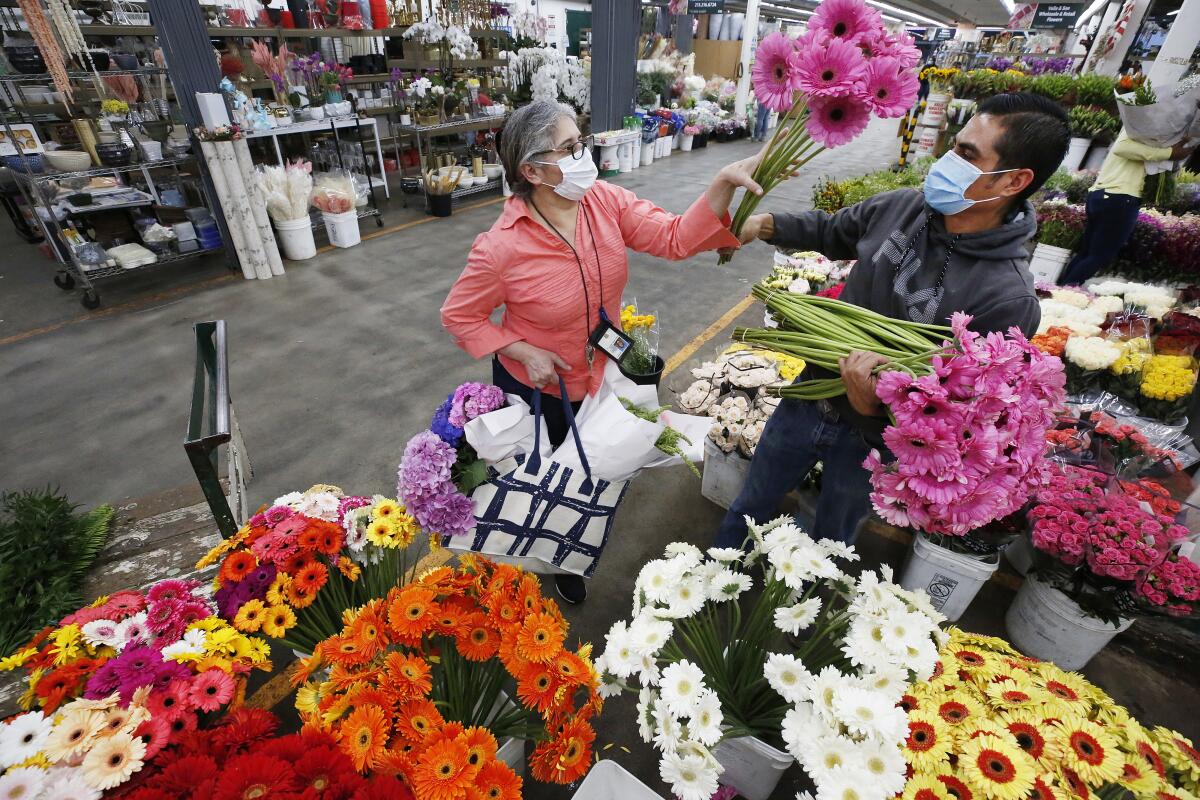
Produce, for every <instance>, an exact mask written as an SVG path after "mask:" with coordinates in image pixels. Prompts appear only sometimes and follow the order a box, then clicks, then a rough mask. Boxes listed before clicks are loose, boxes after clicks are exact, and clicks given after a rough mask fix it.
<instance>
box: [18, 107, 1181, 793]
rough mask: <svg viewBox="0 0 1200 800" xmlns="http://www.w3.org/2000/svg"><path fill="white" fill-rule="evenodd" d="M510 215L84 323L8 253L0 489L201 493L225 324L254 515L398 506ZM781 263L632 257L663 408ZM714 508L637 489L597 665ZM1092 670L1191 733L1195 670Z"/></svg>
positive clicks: (330, 255) (650, 762) (478, 372)
mask: <svg viewBox="0 0 1200 800" xmlns="http://www.w3.org/2000/svg"><path fill="white" fill-rule="evenodd" d="M896 127H897V124H896V122H895V121H881V122H880V121H877V122H875V123H873V124H872V126H871V128H869V129H868V131H867V132H866V134H864V135H863V136H862V137H861V138H860V139H859V140H858V141H856V142H854V143H853V144H851V145H849V146H847V147H845V148H842V149H840V150H837V151H835V152H831V153H825V154H823V155H822V156H820V157H819V158H818V159H817V160H815V161H813V162H812V164H810V165H809V167H808V168H807V169H806V171H805V173H804V175H802V176H800V177H798V178H796V179H794V180H792V181H790V182H789V183H788V184H785V185H784V186H783V187H781V188H780V189H779V190H778V191H777V192H776V193H775V194H774V195H773V196H772V197H770V198H769V199H768V200H767V201H766V202H765V203H764V204H763V208H764V209H767V210H770V209H775V210H790V209H802V208H808V207H810V196H811V190H812V186H813V184H814V183H815V181H816V180H817V179H818V178H819V177H820V176H822V175H832V176H838V177H844V176H849V175H856V174H861V173H864V172H867V171H870V170H873V169H879V168H882V167H886V166H888V165H889V164H890V163H891V162H892V161H893V160H894V159H895V157H896V155H897V153H898V150H899V146H898V141H897V139H896V137H895V132H896ZM754 147H755V146H754V145H751V144H750V143H748V142H739V143H733V144H724V145H721V144H714V145H712V146H710V147H709V148H707V149H706V150H703V151H697V152H693V153H677V154H675V155H673V156H671V157H670V158H669V159H666V160H665V161H661V162H658V163H656V164H654V165H652V166H650V167H648V168H642V169H639V170H638V171H636V172H634V173H631V174H629V175H623V176H621V177H620V178H618V179H615V182H617V183H620V184H622V185H625V186H627V187H629V188H630V189H632V190H633V191H635V192H637V193H638V194H639V195H640V196H642V197H645V198H648V199H650V200H653V201H655V202H657V203H659V204H660V205H662V206H663V207H664V208H666V209H668V210H670V211H674V212H682V211H683V210H684V209H685V208H686V207H687V206H688V205H689V204H690V203H691V202H692V201H693V200H694V199H695V198H696V197H697V196H698V195H699V194H700V193H701V192H702V191H703V188H704V186H705V185H706V183H707V182H708V180H709V179H710V177H711V176H712V175H713V174H714V172H715V171H716V170H717V169H719V168H720V167H721V166H722V165H723V164H725V163H727V162H729V161H732V160H734V159H736V158H740V157H744V156H747V155H750V154H751V153H753V152H754ZM499 212H500V204H499V202H490V203H486V204H482V205H476V206H474V207H472V208H469V209H465V210H462V209H460V210H459V211H456V213H455V215H454V217H452V218H450V219H444V220H442V219H427V218H425V217H422V216H420V215H419V214H417V213H416V212H413V211H410V212H408V213H406V214H405V213H396V214H389V218H388V222H389V224H390V225H397V224H405V225H407V226H408V227H406V228H405V229H403V230H399V231H396V232H394V233H391V234H388V235H384V236H379V237H376V238H371V239H368V240H366V241H364V242H363V244H362V245H360V246H358V247H355V248H352V249H349V250H335V251H329V252H324V253H322V254H321V255H319V256H318V257H317V258H315V259H313V260H311V261H308V262H304V263H289V264H288V265H287V269H288V271H287V275H286V276H284V277H282V278H276V279H273V280H270V281H261V282H246V281H243V280H241V279H240V277H236V278H235V277H231V276H227V275H226V274H225V273H224V270H223V269H222V268H221V267H220V265H209V266H199V267H196V268H194V269H193V270H192V271H190V272H182V271H176V273H174V274H169V275H168V274H162V273H160V274H159V276H158V277H157V278H156V277H155V274H154V273H152V272H148V273H146V274H145V276H144V277H142V278H139V279H137V280H136V281H131V282H129V283H127V284H125V285H112V287H111V288H109V289H107V290H106V307H105V308H104V309H102V310H101V311H99V312H97V313H93V314H88V315H82V316H81V315H79V306H78V305H77V304H76V303H75V302H74V300H72V299H71V298H69V297H68V296H66V295H63V294H61V293H60V292H59V291H58V290H57V289H55V288H53V286H51V285H50V282H49V280H48V275H49V273H48V268H47V266H46V264H45V262H44V261H43V260H42V259H41V257H40V255H38V254H37V251H36V249H35V248H33V247H31V246H27V245H23V244H17V243H13V242H10V241H8V239H5V240H4V241H3V242H0V247H3V248H4V250H3V251H4V252H6V253H8V254H10V256H6V257H4V258H2V259H0V279H2V280H0V432H2V433H0V489H17V488H24V487H37V486H45V485H47V484H49V485H56V486H60V487H61V488H62V489H63V490H64V491H66V492H67V493H68V494H69V495H70V496H71V497H72V499H74V500H75V501H77V502H80V503H84V504H89V505H91V504H95V503H100V502H106V501H107V502H117V501H120V500H122V499H123V498H139V497H145V496H148V495H151V494H155V493H158V492H161V491H163V490H169V489H173V488H174V487H179V486H184V485H187V484H188V483H190V482H192V481H193V478H192V475H191V472H190V469H189V466H188V463H187V460H186V459H185V457H184V453H183V448H182V447H181V442H182V440H183V436H184V430H185V426H186V415H187V409H188V403H189V400H190V395H191V380H192V369H193V347H192V332H191V326H192V323H194V322H197V321H201V320H208V319H224V320H226V321H227V322H228V325H229V331H230V360H231V364H232V379H231V387H232V392H233V397H234V400H235V403H236V407H237V412H238V417H239V420H240V422H241V426H242V430H243V432H244V434H245V439H246V444H247V446H248V449H249V452H250V455H251V457H252V459H253V461H254V466H255V469H256V471H257V477H256V479H255V481H254V482H253V483H252V484H251V486H250V493H251V500H252V502H253V503H255V504H257V503H260V502H268V501H270V500H271V499H272V498H274V497H276V496H277V495H279V494H281V493H283V492H286V491H290V490H294V489H304V488H307V487H308V486H310V485H311V484H314V483H333V484H337V485H339V486H342V487H343V488H344V489H346V490H347V491H350V492H355V493H372V492H381V493H385V494H392V493H394V491H395V468H396V464H397V463H398V461H399V458H400V455H401V451H402V448H403V445H404V443H405V441H406V440H407V439H408V438H409V437H410V436H411V435H413V434H414V433H415V432H417V431H419V430H421V429H422V428H424V427H425V426H426V425H428V422H429V416H430V414H431V413H432V411H433V409H434V407H435V406H436V405H437V404H438V403H439V402H440V401H441V400H442V399H443V398H444V397H445V395H446V393H447V392H448V391H450V390H451V389H453V388H454V386H455V385H457V384H458V383H459V382H462V381H466V380H480V379H482V380H487V379H488V376H489V371H488V366H487V364H486V362H484V363H477V362H473V361H472V360H471V359H470V358H468V357H467V356H466V355H465V354H464V353H462V352H461V351H460V350H458V349H457V348H455V347H454V345H453V344H452V343H451V341H450V339H449V337H448V336H447V335H446V334H445V332H444V331H443V330H442V329H441V326H440V324H439V321H438V309H439V307H440V306H441V303H442V300H443V299H444V298H445V296H446V293H447V291H448V289H449V287H450V285H451V284H452V283H453V281H454V279H455V278H456V277H457V275H458V273H459V271H460V270H461V268H462V266H463V264H464V262H465V259H466V254H467V252H468V250H469V249H470V246H471V242H472V241H473V239H474V237H475V236H476V235H477V234H479V233H480V232H482V231H485V230H487V228H488V227H490V226H491V224H492V223H493V221H494V220H495V219H496V217H497V215H498V214H499ZM374 232H375V229H374V226H365V227H364V234H367V235H369V234H373V233H374ZM0 235H2V236H5V237H7V236H9V234H8V233H4V234H0ZM12 254H15V255H12ZM770 264H771V250H770V248H768V247H766V246H765V245H761V244H758V245H754V246H752V247H750V248H747V249H746V250H745V251H744V252H742V253H741V254H739V255H738V256H737V257H736V258H735V259H734V260H733V262H732V263H730V264H729V265H727V266H724V267H718V266H717V265H716V256H715V255H711V254H706V255H702V256H698V257H696V258H693V259H690V260H689V261H688V262H686V263H683V264H671V263H667V262H664V261H661V260H658V259H655V258H651V257H649V256H643V255H640V254H631V256H630V271H631V277H630V282H629V288H628V290H627V292H626V297H627V299H633V298H636V299H637V300H638V301H639V304H640V305H641V306H642V307H643V308H645V309H650V310H654V311H656V312H657V313H658V314H659V317H660V324H661V326H662V329H663V342H662V352H663V354H664V356H668V357H669V356H671V355H672V354H677V355H678V356H679V357H678V358H676V359H675V361H676V362H677V363H679V365H680V366H679V368H678V369H677V370H675V372H674V373H673V374H672V375H670V376H669V377H668V380H667V381H666V382H665V388H664V391H663V392H662V399H663V401H664V403H669V402H670V401H671V399H672V397H673V394H672V393H671V391H670V390H674V391H679V390H681V389H682V388H683V387H684V386H686V385H687V383H688V382H689V380H690V376H689V375H688V373H687V370H688V368H689V366H690V365H692V364H694V362H695V361H696V360H697V359H702V358H706V357H709V356H711V355H712V354H714V353H715V352H716V350H717V349H718V348H720V347H722V346H723V344H724V342H725V341H727V340H728V336H729V328H730V327H732V325H733V324H734V323H735V321H737V320H739V319H740V320H741V321H742V322H752V321H753V320H755V319H757V320H761V318H762V312H761V309H760V308H759V307H758V306H756V305H751V304H746V303H743V300H744V298H746V296H747V294H748V291H749V287H750V285H751V283H753V282H754V281H755V280H757V279H758V278H760V277H761V276H762V275H763V274H764V273H766V272H767V271H768V270H769V269H770ZM718 320H721V321H720V322H719V323H718V322H717V321H718ZM714 323H716V324H714ZM721 513H722V512H721V509H719V508H717V507H716V506H714V505H713V504H711V503H709V502H708V501H706V500H704V499H703V498H701V496H700V493H699V485H698V482H697V481H696V480H695V478H694V477H692V476H691V475H690V474H689V473H688V472H686V471H685V470H683V469H682V468H680V469H673V470H667V471H663V472H658V473H652V474H648V475H646V476H644V477H642V478H640V479H638V480H637V481H635V482H634V484H633V485H632V486H631V488H630V491H629V494H628V496H627V498H626V501H625V503H624V504H623V506H622V508H621V510H620V512H619V514H618V516H617V520H616V524H615V527H614V530H613V534H612V539H611V544H610V546H609V548H608V552H607V553H606V555H605V558H604V560H603V562H602V563H601V565H600V567H599V569H598V571H597V573H596V577H595V579H594V580H593V581H592V582H591V597H590V598H589V600H588V601H587V603H586V604H585V605H584V606H582V607H579V608H570V609H567V615H568V616H569V618H570V619H571V621H572V625H573V628H572V641H574V640H575V639H576V638H579V639H582V640H585V641H593V642H594V643H595V644H596V645H597V651H599V649H600V648H602V637H603V634H604V632H605V631H606V630H607V629H608V627H609V626H610V625H611V624H612V622H613V621H614V620H615V619H617V618H619V617H622V616H626V615H627V614H628V612H629V605H630V600H631V595H630V591H631V589H632V585H633V580H634V577H635V575H636V573H637V570H638V569H639V567H640V566H641V564H643V563H644V562H645V561H646V560H648V559H649V558H653V557H655V556H657V555H659V554H661V552H662V548H663V546H664V545H665V544H666V543H668V542H670V541H674V540H680V539H682V540H688V541H692V542H695V543H697V544H700V545H701V546H704V545H706V544H707V543H708V541H709V540H710V538H711V536H712V535H713V533H714V531H715V529H716V526H717V524H718V522H719V520H720V517H721ZM862 544H863V547H864V550H866V551H867V560H868V561H869V562H871V563H879V562H881V561H890V562H892V563H899V560H900V558H901V557H902V546H901V545H900V544H898V543H896V542H894V541H891V540H887V539H883V538H879V537H875V536H868V537H865V538H864V541H863V543H862ZM981 599H982V600H983V602H982V603H981V604H980V607H979V608H978V609H977V613H976V614H975V616H973V617H972V618H971V620H970V622H971V624H972V626H973V627H975V628H976V629H980V630H988V631H991V632H999V631H1000V628H999V625H1000V620H1001V619H1002V614H1003V609H1004V607H1005V605H1007V594H1006V593H1005V592H1003V590H1001V589H999V588H995V587H989V591H988V592H987V593H986V594H985V596H984V597H983V598H981ZM1095 669H1096V670H1097V671H1098V673H1097V674H1096V675H1095V676H1094V677H1096V678H1097V680H1100V679H1101V678H1102V677H1103V678H1104V680H1103V681H1102V685H1105V686H1106V688H1108V689H1110V691H1112V692H1113V693H1114V694H1115V695H1117V696H1118V697H1119V698H1121V699H1122V700H1124V701H1126V702H1130V703H1132V704H1133V706H1134V710H1135V711H1136V713H1138V714H1140V715H1144V719H1145V721H1146V722H1148V723H1151V724H1154V723H1162V724H1170V725H1178V726H1183V725H1185V724H1187V723H1188V720H1186V719H1182V717H1183V713H1184V712H1183V709H1186V708H1187V707H1188V705H1189V703H1187V702H1183V703H1180V702H1178V699H1177V700H1176V701H1175V705H1174V707H1172V701H1171V699H1170V698H1171V694H1170V692H1171V686H1172V685H1173V681H1175V682H1176V683H1175V684H1174V685H1175V686H1176V689H1178V690H1179V691H1188V690H1189V687H1187V686H1184V687H1183V688H1182V689H1179V687H1178V684H1177V680H1178V679H1177V677H1173V676H1179V675H1184V674H1186V673H1183V672H1171V671H1170V670H1166V671H1163V670H1162V669H1160V668H1158V667H1151V666H1147V665H1145V664H1143V663H1142V662H1139V661H1137V660H1136V659H1135V658H1134V657H1133V656H1132V655H1130V654H1129V653H1128V652H1126V651H1122V650H1119V649H1114V651H1113V652H1112V653H1110V654H1106V655H1105V657H1103V658H1101V659H1098V660H1097V665H1096V667H1095ZM1089 672H1090V671H1089ZM1192 681H1193V682H1194V677H1193V679H1192ZM1192 688H1193V689H1194V687H1192ZM1192 700H1195V697H1194V696H1192ZM633 702H634V701H633V698H628V697H623V698H618V699H615V700H612V701H610V702H609V704H608V708H607V710H606V712H605V714H604V715H603V716H602V717H601V718H600V720H599V722H598V738H597V742H596V745H597V751H598V753H599V755H600V756H601V757H604V758H613V759H615V760H617V761H618V762H620V763H621V764H623V765H624V766H626V767H627V768H628V769H630V770H632V771H634V772H635V773H636V774H638V775H639V777H641V778H642V779H643V780H645V781H646V782H648V783H651V784H652V785H654V786H655V787H656V788H657V789H658V790H659V791H660V792H661V793H663V794H664V795H665V794H666V790H665V788H664V787H662V786H661V785H660V784H659V783H658V780H657V765H656V761H655V759H654V758H653V754H652V753H651V751H650V750H649V748H648V747H647V746H645V745H642V744H641V743H640V742H639V741H638V740H637V734H636V724H635V721H634V716H633ZM1190 705H1191V706H1192V707H1193V708H1194V707H1195V704H1194V702H1193V703H1191V704H1190ZM1192 732H1193V733H1195V730H1194V729H1193V731H1192ZM609 745H612V746H611V747H609ZM794 793H795V776H794V775H791V774H789V776H788V777H787V778H786V779H785V782H784V784H783V785H782V786H781V788H780V791H779V793H778V794H777V796H778V797H781V798H782V797H791V796H793V795H794ZM569 794H570V793H569V792H568V791H566V790H564V789H561V788H556V787H544V786H539V785H537V784H534V783H533V782H532V781H530V782H529V783H528V784H527V787H526V797H529V798H558V797H567V796H569Z"/></svg>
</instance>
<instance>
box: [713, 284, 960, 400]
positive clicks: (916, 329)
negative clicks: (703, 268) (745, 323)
mask: <svg viewBox="0 0 1200 800" xmlns="http://www.w3.org/2000/svg"><path fill="white" fill-rule="evenodd" d="M753 294H754V296H755V297H756V298H758V299H759V300H761V301H763V303H764V304H765V305H766V306H767V309H768V310H770V311H771V313H772V314H773V315H774V316H775V318H776V319H777V320H779V327H778V328H735V329H734V331H733V339H734V341H736V342H744V343H746V344H749V345H753V346H755V347H761V348H764V349H767V350H773V351H775V352H777V353H784V354H787V355H790V356H795V357H797V358H802V359H804V361H805V362H806V363H807V364H811V365H813V366H817V367H823V368H825V369H827V370H830V371H832V372H838V371H839V365H838V361H839V360H840V359H842V358H844V357H846V356H848V355H850V354H851V353H853V352H855V351H859V350H861V351H865V352H868V353H875V354H877V355H880V356H882V357H883V358H886V359H887V363H885V364H882V365H880V366H879V367H877V368H876V372H884V371H895V370H901V371H904V372H907V373H909V374H911V375H924V374H927V373H928V372H929V371H930V369H931V366H930V362H931V360H932V359H933V357H934V356H935V355H937V354H939V353H944V352H946V349H947V342H951V343H952V342H953V339H954V333H953V331H951V330H950V328H948V327H946V326H944V325H930V324H926V323H922V322H909V321H908V320H901V319H893V318H891V317H885V316H884V315H882V314H878V313H876V312H874V311H871V310H870V309H866V308H862V307H861V306H856V305H852V304H850V303H845V302H842V301H841V300H835V299H833V298H830V297H816V296H814V295H803V294H795V293H793V292H786V291H780V290H778V289H769V288H767V287H766V286H764V285H762V284H761V283H760V284H756V285H755V287H754V291H753ZM951 346H952V344H951ZM769 391H770V392H771V393H772V394H775V395H778V396H780V397H791V398H795V399H798V400H826V399H828V398H830V397H837V396H838V395H841V394H845V393H846V386H845V384H844V383H843V382H842V379H841V378H840V377H837V378H815V379H810V380H805V381H801V382H799V383H796V384H793V385H791V386H783V387H776V388H773V389H770V390H769Z"/></svg>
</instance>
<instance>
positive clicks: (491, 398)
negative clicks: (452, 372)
mask: <svg viewBox="0 0 1200 800" xmlns="http://www.w3.org/2000/svg"><path fill="white" fill-rule="evenodd" d="M503 407H504V392H503V391H501V389H500V387H499V386H492V385H491V384H490V383H474V382H472V383H464V384H463V385H462V386H459V387H458V388H457V389H455V390H454V396H453V397H452V398H451V401H450V415H449V419H450V424H451V425H454V426H457V427H459V428H464V427H466V425H467V423H468V422H470V421H471V420H473V419H475V418H476V417H478V416H480V415H482V414H487V413H489V412H492V411H495V410H496V409H498V408H503Z"/></svg>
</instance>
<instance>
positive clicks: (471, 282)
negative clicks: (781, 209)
mask: <svg viewBox="0 0 1200 800" xmlns="http://www.w3.org/2000/svg"><path fill="white" fill-rule="evenodd" d="M579 206H580V210H579V214H580V216H579V218H578V219H577V221H576V225H575V241H574V243H573V244H574V245H575V250H576V252H578V253H579V259H580V261H581V262H582V264H583V277H582V279H581V278H580V274H579V272H580V268H579V265H578V264H577V263H576V261H575V256H574V255H573V254H572V253H571V250H570V248H569V247H567V245H566V243H565V242H563V241H562V239H560V238H559V237H558V236H556V235H555V234H554V233H553V232H552V231H549V230H547V229H546V228H545V227H544V226H542V225H541V224H539V223H538V222H537V220H535V219H534V218H533V217H532V216H530V211H529V208H528V206H527V205H526V204H525V201H524V200H522V199H521V198H519V197H510V198H509V199H508V201H507V202H506V203H505V204H504V211H503V212H502V213H501V214H500V218H499V219H498V220H496V223H495V224H494V225H492V228H491V230H489V231H487V232H486V233H482V234H480V235H479V236H478V237H477V238H476V239H475V245H474V246H473V247H472V248H471V252H470V254H469V255H468V256H467V266H466V269H464V270H463V272H462V274H461V275H460V276H459V278H458V280H457V281H456V282H455V284H454V287H453V288H452V289H451V290H450V295H449V296H448V297H447V298H446V302H445V304H444V305H443V306H442V325H444V326H445V328H446V330H448V331H449V332H450V333H451V334H452V335H453V336H454V339H455V342H456V343H457V344H458V346H459V347H461V348H462V349H464V350H466V351H467V352H468V353H469V354H470V355H471V356H473V357H474V358H482V357H484V356H487V355H491V354H492V353H495V352H496V351H497V350H500V349H501V348H503V347H506V346H508V345H510V344H512V343H513V342H518V341H525V342H528V343H529V344H531V345H533V346H534V347H540V348H541V349H543V350H548V351H550V352H552V353H555V354H557V355H558V356H559V357H560V358H562V359H563V360H564V361H566V362H567V363H568V364H570V365H571V370H570V371H569V372H565V373H564V374H563V379H564V380H565V381H566V385H567V393H568V394H569V395H570V398H571V399H572V400H580V399H582V398H583V396H584V394H585V393H586V394H594V393H595V392H596V390H597V389H599V388H600V384H601V381H602V380H603V377H604V366H605V357H604V354H603V353H601V352H600V351H599V350H597V351H596V354H595V359H594V361H593V364H592V365H591V368H590V369H589V367H588V363H587V356H586V353H585V347H586V345H587V340H588V337H589V336H590V335H591V332H592V331H593V330H594V329H595V327H596V325H597V324H599V308H600V305H601V303H602V302H603V306H604V310H605V311H606V312H608V316H609V319H610V321H611V322H612V323H613V324H614V325H617V324H618V323H619V319H620V312H621V295H622V294H623V293H624V291H625V284H626V283H627V281H628V279H629V260H628V257H627V255H626V252H625V248H627V247H632V248H633V249H634V250H637V251H638V252H641V253H649V254H650V255H654V256H658V257H659V258H668V259H673V260H680V259H684V258H688V257H690V256H693V255H695V254H696V253H700V252H703V251H705V250H715V249H717V248H722V247H736V246H737V244H738V241H737V237H735V236H734V235H733V234H732V233H730V231H729V215H728V214H726V215H725V217H724V219H720V218H718V217H717V215H716V214H714V213H713V211H712V208H710V207H709V205H708V202H707V201H706V200H705V199H704V198H703V197H701V198H699V199H698V200H696V202H695V203H693V204H692V206H691V208H689V209H688V210H687V211H686V212H684V213H683V214H682V215H675V214H671V213H669V212H667V211H664V210H663V209H661V208H659V207H658V206H656V205H654V204H653V203H651V202H650V201H648V200H642V199H639V198H638V197H637V196H636V195H635V194H634V193H633V192H631V191H629V190H628V189H624V188H622V187H620V186H614V185H613V184H610V183H606V182H605V181H597V182H596V184H595V185H594V186H593V187H592V189H591V190H590V191H589V192H588V193H587V195H585V196H584V198H583V200H582V201H581V202H580V204H579ZM585 215H586V219H585ZM589 223H590V226H591V227H590V232H589ZM593 237H594V239H595V245H594V246H593ZM597 262H598V263H599V269H600V270H603V286H604V297H603V300H601V297H600V294H601V292H600V287H601V279H600V275H599V274H598V270H597ZM585 284H586V286H587V292H586V298H587V299H586V301H585V292H584V285H585ZM585 304H586V305H588V306H590V307H588V308H587V309H586V311H585ZM501 306H503V307H504V315H503V317H502V318H501V320H500V322H499V324H497V323H495V322H493V321H492V319H491V316H492V312H494V311H495V310H496V309H497V308H499V307H501ZM500 363H501V364H503V366H504V368H505V369H507V370H508V371H509V372H510V373H511V374H512V375H513V377H515V378H516V379H517V380H519V381H521V382H522V383H525V384H527V385H528V384H529V382H530V381H529V376H528V375H527V374H526V372H525V368H524V367H523V365H522V364H520V363H519V362H516V361H513V360H512V359H508V358H505V357H504V356H500ZM545 391H547V392H552V393H553V394H554V395H557V394H558V387H557V386H555V387H550V386H547V387H545Z"/></svg>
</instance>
